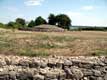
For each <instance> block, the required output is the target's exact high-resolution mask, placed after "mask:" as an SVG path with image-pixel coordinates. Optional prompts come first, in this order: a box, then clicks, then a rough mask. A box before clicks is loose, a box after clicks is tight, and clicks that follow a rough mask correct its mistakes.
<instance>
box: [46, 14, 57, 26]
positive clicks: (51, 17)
mask: <svg viewBox="0 0 107 80" xmlns="http://www.w3.org/2000/svg"><path fill="white" fill-rule="evenodd" d="M48 24H50V25H56V16H55V15H54V14H50V15H49V17H48Z"/></svg>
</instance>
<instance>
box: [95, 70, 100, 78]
mask: <svg viewBox="0 0 107 80" xmlns="http://www.w3.org/2000/svg"><path fill="white" fill-rule="evenodd" d="M93 72H94V75H95V76H97V77H100V76H101V72H100V71H98V70H93Z"/></svg>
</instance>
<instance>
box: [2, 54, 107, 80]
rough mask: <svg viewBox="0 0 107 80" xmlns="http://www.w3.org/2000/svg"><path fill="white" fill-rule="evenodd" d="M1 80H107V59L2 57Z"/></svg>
mask: <svg viewBox="0 0 107 80" xmlns="http://www.w3.org/2000/svg"><path fill="white" fill-rule="evenodd" d="M0 80H107V57H104V56H100V57H83V56H80V57H62V56H50V57H46V58H40V57H32V58H31V57H19V56H4V55H1V56H0Z"/></svg>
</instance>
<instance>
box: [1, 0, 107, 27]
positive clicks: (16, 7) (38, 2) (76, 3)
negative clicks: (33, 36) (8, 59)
mask: <svg viewBox="0 0 107 80" xmlns="http://www.w3.org/2000/svg"><path fill="white" fill-rule="evenodd" d="M50 13H54V14H60V13H63V14H67V15H68V16H69V17H70V18H71V20H72V25H91V26H107V0H0V22H3V23H7V22H9V21H14V20H15V19H16V18H17V17H21V18H24V19H26V20H27V21H30V20H31V19H33V20H34V19H35V18H36V17H37V16H43V18H45V19H47V17H48V15H49V14H50Z"/></svg>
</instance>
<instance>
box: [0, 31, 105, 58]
mask: <svg viewBox="0 0 107 80" xmlns="http://www.w3.org/2000/svg"><path fill="white" fill-rule="evenodd" d="M0 54H6V55H10V54H12V55H26V56H48V55H54V54H55V55H63V56H78V55H79V56H84V55H85V56H91V55H97V56H99V55H107V32H101V31H73V32H29V31H17V30H16V31H15V32H13V31H12V30H5V29H0Z"/></svg>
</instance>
